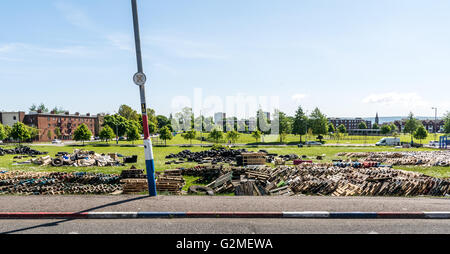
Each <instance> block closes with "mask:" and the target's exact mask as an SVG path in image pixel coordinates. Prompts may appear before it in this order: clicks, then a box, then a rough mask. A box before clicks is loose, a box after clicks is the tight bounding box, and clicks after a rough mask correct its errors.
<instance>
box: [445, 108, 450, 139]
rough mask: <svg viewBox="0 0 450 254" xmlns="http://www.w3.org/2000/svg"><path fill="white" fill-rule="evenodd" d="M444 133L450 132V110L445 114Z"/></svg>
mask: <svg viewBox="0 0 450 254" xmlns="http://www.w3.org/2000/svg"><path fill="white" fill-rule="evenodd" d="M444 133H445V134H450V112H447V114H446V115H445V116H444Z"/></svg>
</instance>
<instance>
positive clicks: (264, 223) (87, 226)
mask: <svg viewBox="0 0 450 254" xmlns="http://www.w3.org/2000/svg"><path fill="white" fill-rule="evenodd" d="M4 233H8V234H117V233H120V234H386V233H389V234H449V233H450V220H391V219H380V220H359V219H356V220H334V219H303V220H302V219H149V220H141V219H134V220H120V219H116V220H0V234H4Z"/></svg>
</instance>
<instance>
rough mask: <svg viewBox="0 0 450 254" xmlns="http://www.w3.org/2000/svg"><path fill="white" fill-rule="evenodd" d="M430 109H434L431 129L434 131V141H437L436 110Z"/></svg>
mask: <svg viewBox="0 0 450 254" xmlns="http://www.w3.org/2000/svg"><path fill="white" fill-rule="evenodd" d="M431 109H434V124H433V129H434V141H437V130H436V123H437V108H436V107H432V108H431Z"/></svg>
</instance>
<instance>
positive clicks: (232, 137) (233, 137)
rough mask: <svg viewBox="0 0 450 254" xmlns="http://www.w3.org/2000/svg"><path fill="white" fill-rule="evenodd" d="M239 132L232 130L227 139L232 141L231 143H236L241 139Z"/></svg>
mask: <svg viewBox="0 0 450 254" xmlns="http://www.w3.org/2000/svg"><path fill="white" fill-rule="evenodd" d="M239 136H240V134H239V132H237V131H235V130H232V131H229V132H227V140H228V141H230V142H231V143H236V141H237V140H238V139H239Z"/></svg>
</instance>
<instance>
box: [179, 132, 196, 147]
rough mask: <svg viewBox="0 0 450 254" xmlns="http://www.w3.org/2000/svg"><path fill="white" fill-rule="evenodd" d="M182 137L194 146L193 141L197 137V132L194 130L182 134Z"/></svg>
mask: <svg viewBox="0 0 450 254" xmlns="http://www.w3.org/2000/svg"><path fill="white" fill-rule="evenodd" d="M181 136H182V137H183V138H184V139H186V140H189V141H190V143H191V145H192V140H193V139H195V138H196V137H197V132H196V131H195V130H194V129H192V130H190V131H187V132H185V133H183V134H181Z"/></svg>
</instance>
